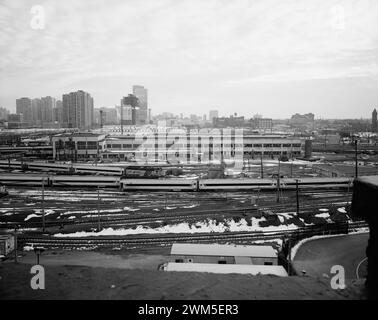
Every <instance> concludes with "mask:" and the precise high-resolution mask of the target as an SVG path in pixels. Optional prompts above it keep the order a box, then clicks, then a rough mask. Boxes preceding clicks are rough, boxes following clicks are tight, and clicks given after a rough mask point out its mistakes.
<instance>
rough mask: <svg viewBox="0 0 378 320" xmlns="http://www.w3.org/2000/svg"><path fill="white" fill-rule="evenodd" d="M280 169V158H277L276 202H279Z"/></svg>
mask: <svg viewBox="0 0 378 320" xmlns="http://www.w3.org/2000/svg"><path fill="white" fill-rule="evenodd" d="M280 167H281V161H280V158H278V175H277V202H280V174H281V173H280V169H281V168H280Z"/></svg>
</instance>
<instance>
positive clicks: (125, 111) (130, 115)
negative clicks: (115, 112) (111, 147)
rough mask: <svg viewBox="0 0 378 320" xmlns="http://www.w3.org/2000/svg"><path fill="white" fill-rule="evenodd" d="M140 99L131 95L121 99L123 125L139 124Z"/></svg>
mask: <svg viewBox="0 0 378 320" xmlns="http://www.w3.org/2000/svg"><path fill="white" fill-rule="evenodd" d="M138 103H139V99H138V98H137V97H136V96H135V95H133V94H129V95H128V96H127V97H123V98H122V99H121V107H120V119H121V124H122V125H136V124H137V108H138Z"/></svg>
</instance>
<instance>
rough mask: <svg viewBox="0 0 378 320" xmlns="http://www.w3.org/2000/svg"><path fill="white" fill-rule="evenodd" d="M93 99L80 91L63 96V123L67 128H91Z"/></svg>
mask: <svg viewBox="0 0 378 320" xmlns="http://www.w3.org/2000/svg"><path fill="white" fill-rule="evenodd" d="M93 109H94V106H93V98H92V96H91V95H90V94H89V93H87V92H85V91H82V90H79V91H76V92H70V93H68V94H64V95H63V123H64V126H65V127H68V128H79V129H91V128H92V127H93V121H94V117H93V111H94V110H93Z"/></svg>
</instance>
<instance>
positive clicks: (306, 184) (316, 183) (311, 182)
mask: <svg viewBox="0 0 378 320" xmlns="http://www.w3.org/2000/svg"><path fill="white" fill-rule="evenodd" d="M280 182H281V183H280V186H281V188H283V189H294V188H296V184H297V182H296V179H293V178H284V179H281V181H280ZM352 186H353V179H352V178H340V177H336V178H298V187H299V188H301V189H304V188H318V189H319V188H350V187H352Z"/></svg>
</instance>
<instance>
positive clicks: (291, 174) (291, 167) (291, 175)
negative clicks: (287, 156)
mask: <svg viewBox="0 0 378 320" xmlns="http://www.w3.org/2000/svg"><path fill="white" fill-rule="evenodd" d="M292 177H293V161H291V166H290V178H292Z"/></svg>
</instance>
